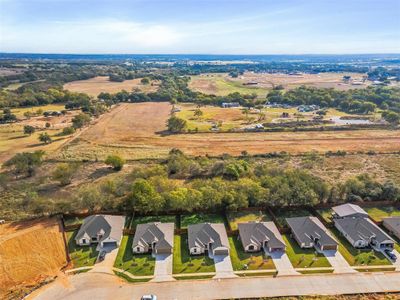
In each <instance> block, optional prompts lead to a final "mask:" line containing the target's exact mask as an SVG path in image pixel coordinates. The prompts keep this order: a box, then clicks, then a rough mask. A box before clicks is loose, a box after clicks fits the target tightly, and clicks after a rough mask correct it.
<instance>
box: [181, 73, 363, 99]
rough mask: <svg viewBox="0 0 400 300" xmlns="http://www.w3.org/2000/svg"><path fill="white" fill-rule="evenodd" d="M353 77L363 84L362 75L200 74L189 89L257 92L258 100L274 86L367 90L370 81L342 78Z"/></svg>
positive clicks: (219, 91) (204, 91)
mask: <svg viewBox="0 0 400 300" xmlns="http://www.w3.org/2000/svg"><path fill="white" fill-rule="evenodd" d="M345 75H348V76H351V78H352V81H354V82H363V78H364V76H365V74H360V73H329V72H327V73H319V74H303V73H301V74H294V75H289V74H282V73H274V74H269V73H253V72H245V73H244V74H243V75H240V76H239V77H237V78H232V77H230V76H229V75H228V74H226V73H222V74H219V73H218V74H214V73H208V74H201V75H197V76H192V77H191V81H190V83H189V87H190V88H191V89H193V90H195V91H198V92H202V93H205V94H213V95H217V96H226V95H228V94H230V93H234V92H239V93H243V94H252V93H255V94H257V96H258V97H259V98H265V96H266V95H267V93H268V91H269V90H271V89H272V88H274V87H275V86H278V85H282V86H283V87H284V89H286V90H288V89H293V88H296V87H299V86H302V85H305V86H310V87H316V88H334V89H338V90H349V89H356V88H365V87H367V86H369V85H370V82H368V81H365V82H363V83H362V84H357V85H355V84H353V83H352V82H350V83H344V82H343V76H345Z"/></svg>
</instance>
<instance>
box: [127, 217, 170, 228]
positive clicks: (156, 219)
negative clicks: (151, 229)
mask: <svg viewBox="0 0 400 300" xmlns="http://www.w3.org/2000/svg"><path fill="white" fill-rule="evenodd" d="M151 222H161V223H176V216H171V215H162V216H145V217H133V219H132V224H131V228H135V227H136V225H138V224H144V223H151Z"/></svg>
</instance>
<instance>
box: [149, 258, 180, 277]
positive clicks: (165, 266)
mask: <svg viewBox="0 0 400 300" xmlns="http://www.w3.org/2000/svg"><path fill="white" fill-rule="evenodd" d="M155 256H156V266H155V268H154V278H153V279H152V281H158V282H161V281H171V280H175V279H174V278H173V277H172V263H173V261H172V258H173V255H172V254H156V255H155Z"/></svg>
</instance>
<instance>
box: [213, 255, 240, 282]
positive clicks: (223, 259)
mask: <svg viewBox="0 0 400 300" xmlns="http://www.w3.org/2000/svg"><path fill="white" fill-rule="evenodd" d="M213 259H214V263H215V272H216V275H215V276H214V278H233V277H236V275H235V273H233V268H232V261H231V257H230V256H229V255H214V257H213Z"/></svg>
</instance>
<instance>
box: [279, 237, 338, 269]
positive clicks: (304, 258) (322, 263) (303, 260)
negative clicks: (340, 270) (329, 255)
mask: <svg viewBox="0 0 400 300" xmlns="http://www.w3.org/2000/svg"><path fill="white" fill-rule="evenodd" d="M282 236H283V239H284V241H285V243H286V253H287V255H288V257H289V259H290V262H291V263H292V265H293V266H294V267H295V268H322V267H331V265H330V263H329V262H328V260H327V259H326V257H325V256H324V255H323V254H319V253H316V251H315V249H314V248H311V249H302V248H300V246H299V245H298V244H297V242H296V241H295V240H294V239H293V238H291V237H290V236H289V235H287V234H284V235H282Z"/></svg>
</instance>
